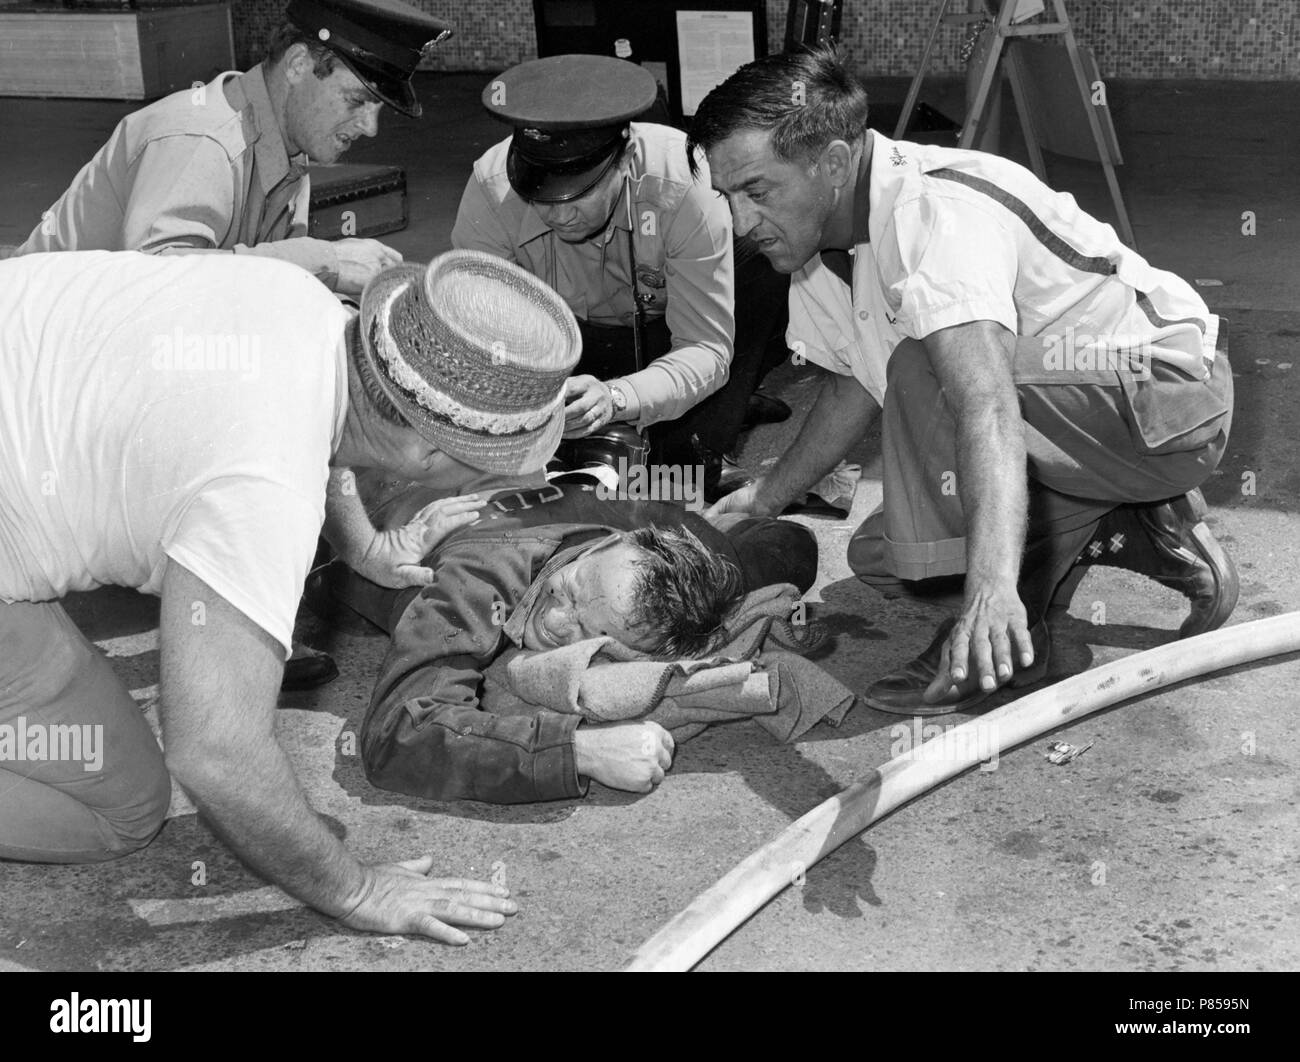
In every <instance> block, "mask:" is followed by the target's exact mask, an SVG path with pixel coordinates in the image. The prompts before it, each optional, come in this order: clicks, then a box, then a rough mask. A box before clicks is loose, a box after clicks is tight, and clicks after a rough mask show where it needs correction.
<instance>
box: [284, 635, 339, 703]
mask: <svg viewBox="0 0 1300 1062" xmlns="http://www.w3.org/2000/svg"><path fill="white" fill-rule="evenodd" d="M293 651H294V653H295V654H299V655H295V656H293V657H292V658H291V659H289V660H287V661H286V662H285V665H284V678H283V679H281V680H280V689H281V691H283V692H286V693H295V692H298V691H299V690H314V689H315V688H316V687H317V686H324V685H325V684H326V683H327V682H333V681H334V680H335V679H336V678H338V677H339V667H338V665H337V664H336V663H334V658H333V657H332V656H330V655H329V653H319V652H317V651H316V650H315V649H310V648H308V647H307V646H305V645H301V644H299V643H297V642H295V643H294V646H293Z"/></svg>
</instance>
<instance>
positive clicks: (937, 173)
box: [926, 169, 1115, 276]
mask: <svg viewBox="0 0 1300 1062" xmlns="http://www.w3.org/2000/svg"><path fill="white" fill-rule="evenodd" d="M926 176H927V177H938V178H939V179H940V180H944V181H955V182H957V183H958V184H964V185H965V186H966V187H967V188H973V189H975V191H977V192H983V193H984V194H985V195H987V196H988V197H989V198H991V199H993V200H995V201H996V202H998V203H1000V204H1002V206H1004V207H1006V208H1007V209H1008V210H1010V211H1011V213H1013V214H1015V215H1016V217H1018V218H1019V219H1020V220H1021V221H1023V222H1024V223H1025V225H1026V226H1028V228H1029V231H1030V232H1032V233H1033V234H1034V236H1035V237H1037V239H1038V242H1039V243H1041V244H1042V245H1043V246H1044V247H1046V248H1047V249H1048V250H1049V251H1051V252H1052V254H1054V255H1056V257H1057V258H1059V259H1061V261H1063V262H1064V263H1065V264H1066V265H1069V266H1073V267H1074V268H1075V269H1078V270H1079V271H1080V272H1083V273H1100V274H1102V276H1110V275H1111V274H1112V273H1114V272H1115V263H1114V262H1112V261H1111V260H1110V259H1109V258H1095V257H1089V256H1087V255H1082V254H1080V253H1079V252H1078V251H1076V250H1075V249H1074V248H1073V247H1071V246H1070V245H1069V244H1068V243H1066V242H1065V241H1064V240H1063V239H1061V237H1059V236H1058V235H1056V233H1054V232H1053V231H1052V230H1051V229H1049V228H1048V227H1047V225H1046V223H1045V222H1044V221H1043V219H1042V218H1040V217H1039V216H1038V215H1037V214H1035V213H1034V212H1033V211H1032V210H1030V209H1029V206H1028V205H1027V204H1026V203H1025V202H1024V201H1023V200H1020V199H1017V198H1016V197H1015V196H1014V195H1012V194H1011V193H1010V192H1008V191H1006V190H1005V189H1002V188H999V187H998V186H997V185H996V184H994V183H993V182H992V181H986V180H984V178H982V177H975V176H972V175H971V174H969V173H962V172H961V171H960V170H949V169H942V170H929V171H928V172H927V173H926Z"/></svg>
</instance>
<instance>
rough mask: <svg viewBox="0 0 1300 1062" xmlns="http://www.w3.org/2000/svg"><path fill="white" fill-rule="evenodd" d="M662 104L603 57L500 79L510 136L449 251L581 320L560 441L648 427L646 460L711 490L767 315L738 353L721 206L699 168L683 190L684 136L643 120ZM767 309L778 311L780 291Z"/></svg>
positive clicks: (495, 154) (487, 157)
mask: <svg viewBox="0 0 1300 1062" xmlns="http://www.w3.org/2000/svg"><path fill="white" fill-rule="evenodd" d="M655 95H656V84H655V81H654V78H653V77H652V76H651V75H650V73H649V72H648V71H646V70H645V69H643V68H642V67H640V66H638V65H636V64H634V63H630V62H627V61H624V60H621V59H615V58H612V57H608V56H597V55H562V56H552V57H549V58H545V59H537V60H533V61H530V62H526V63H522V64H520V65H519V66H516V67H513V68H512V69H510V70H507V71H505V72H504V73H503V74H501V75H500V76H499V77H497V78H494V79H493V80H492V81H491V82H489V83H488V85H487V86H486V87H485V88H484V90H483V104H484V106H485V107H486V108H487V110H488V111H489V112H490V113H491V114H492V115H494V116H495V117H496V118H498V119H500V120H501V121H503V122H505V123H508V124H509V125H511V126H512V127H513V135H512V136H510V137H509V138H508V139H506V140H503V141H501V142H500V143H498V144H497V145H495V146H494V147H492V148H491V149H489V150H488V151H487V152H486V153H485V154H484V155H483V156H482V157H481V158H480V159H479V160H478V161H477V162H476V163H475V164H474V172H473V174H472V175H471V177H470V179H469V181H468V183H467V184H466V187H465V192H464V195H463V197H462V199H461V204H460V210H459V213H458V215H457V218H456V225H455V228H454V230H453V232H452V243H453V245H454V246H456V247H458V248H472V249H475V250H482V251H487V252H489V253H492V254H497V255H500V256H501V257H503V258H508V259H510V260H511V261H513V262H516V263H518V264H519V265H521V266H523V267H524V268H526V269H528V270H529V271H530V272H532V273H533V274H535V275H536V276H538V277H540V278H541V279H542V280H544V281H546V283H548V284H550V285H551V286H552V287H554V288H555V289H556V290H557V291H558V292H559V293H560V295H561V296H562V297H563V298H564V299H565V301H566V302H568V304H569V306H570V307H571V308H572V310H573V312H574V314H575V316H576V317H577V318H578V321H579V324H580V326H581V328H582V331H583V341H584V342H583V360H582V361H581V362H580V363H579V365H578V367H577V369H576V370H575V371H574V376H573V377H572V378H571V379H570V381H569V387H568V391H567V394H566V421H565V435H566V439H570V440H575V439H582V438H592V437H593V436H594V435H595V436H599V435H603V434H607V433H608V432H609V430H610V429H609V427H608V426H609V425H611V424H615V425H617V424H626V425H631V426H635V428H636V429H639V430H642V431H644V430H646V429H649V437H650V449H651V460H652V461H654V462H656V463H660V464H668V465H682V466H694V465H698V464H700V463H704V464H705V465H706V469H709V470H710V472H709V473H708V474H710V476H711V478H712V479H716V473H717V470H718V466H719V458H720V455H721V454H722V453H723V452H724V451H726V450H728V449H730V447H731V445H733V444H734V442H735V437H736V434H737V432H738V431H739V429H740V424H741V421H742V419H743V417H744V413H745V402H746V399H747V398H748V394H749V391H750V390H752V388H753V386H754V384H755V382H756V380H755V378H754V376H753V374H751V373H748V372H747V373H746V374H744V375H743V376H742V375H738V374H736V373H735V371H734V369H735V367H737V366H738V365H739V364H740V362H741V360H742V358H743V359H747V363H748V361H753V362H754V363H757V361H758V360H761V355H762V347H763V345H764V343H765V342H766V339H767V338H768V332H770V331H771V327H772V317H771V315H767V316H763V315H761V314H754V315H750V317H751V318H752V319H751V320H742V321H741V322H740V329H739V331H740V339H741V342H740V343H735V344H733V339H735V338H736V331H737V319H736V314H735V295H736V291H735V283H734V281H735V265H734V258H733V250H732V228H731V220H730V216H729V213H728V210H727V206H726V203H725V202H723V201H722V199H720V198H719V197H718V196H717V195H716V194H715V193H714V192H713V191H712V190H711V188H710V187H709V181H708V176H707V170H706V171H705V173H704V175H703V176H702V178H701V179H698V180H697V179H694V178H693V177H692V175H691V173H690V171H689V167H688V161H687V156H686V146H685V145H686V138H685V135H684V134H683V133H681V132H680V131H678V130H676V129H673V128H670V127H668V126H665V125H659V124H655V123H652V122H643V121H637V120H636V119H637V118H638V116H640V115H643V114H644V113H645V112H646V110H647V109H648V108H650V106H651V105H652V104H653V103H654V101H655ZM701 165H703V162H702V160H701ZM753 258H754V263H755V265H756V266H757V267H758V269H760V270H764V271H766V272H767V273H768V274H769V275H771V276H775V275H774V274H772V273H771V271H770V269H769V268H768V267H767V266H766V262H765V260H764V259H762V258H761V256H757V255H755V256H753ZM781 280H782V278H777V284H778V285H780V283H781ZM761 287H762V285H761V284H756V285H753V286H752V291H753V292H758V291H759V290H761ZM763 297H764V301H765V302H766V303H767V304H769V305H773V304H775V305H776V306H777V307H778V308H779V309H784V302H785V296H784V291H783V290H780V291H778V293H777V294H776V296H775V298H773V297H771V296H770V294H769V295H765V296H763ZM760 317H762V321H763V322H764V323H765V324H766V326H767V331H765V332H764V333H763V334H762V335H761V336H759V335H758V334H757V333H758V332H759V331H760V328H759V327H758V324H759V321H758V318H760ZM742 344H743V345H742ZM733 349H735V351H736V362H735V363H734V364H733V357H732V355H733ZM729 375H731V377H732V384H731V385H728V377H729Z"/></svg>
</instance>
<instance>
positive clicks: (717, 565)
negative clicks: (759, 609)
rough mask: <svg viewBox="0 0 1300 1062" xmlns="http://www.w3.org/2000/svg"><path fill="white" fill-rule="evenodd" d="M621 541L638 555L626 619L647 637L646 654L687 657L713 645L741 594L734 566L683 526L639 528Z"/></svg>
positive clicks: (741, 590)
mask: <svg viewBox="0 0 1300 1062" xmlns="http://www.w3.org/2000/svg"><path fill="white" fill-rule="evenodd" d="M622 540H623V542H625V543H626V544H628V545H630V546H634V547H636V549H638V550H639V551H640V552H641V554H642V555H641V557H639V558H638V560H637V581H636V585H635V591H634V596H635V598H636V605H635V606H634V607H633V609H632V614H631V615H630V616H629V617H628V622H629V626H631V627H632V628H633V629H635V630H638V631H642V630H643V631H645V632H646V634H647V635H648V637H649V638H650V639H651V641H652V647H651V648H650V649H648V650H647V651H648V652H649V653H650V655H651V656H657V657H662V658H664V659H679V658H691V657H699V656H704V655H705V654H707V653H708V652H710V651H711V650H712V649H714V648H716V647H717V645H718V644H719V643H720V642H721V640H722V634H723V623H724V621H725V620H726V618H727V614H728V613H729V612H730V611H731V608H732V606H733V605H735V603H736V602H737V601H738V600H739V599H740V597H741V594H742V593H743V592H744V587H743V585H742V582H741V577H740V571H739V569H738V568H737V567H736V566H735V565H734V564H733V563H732V562H731V561H729V560H728V559H727V558H726V557H720V556H719V555H718V554H716V553H714V552H713V550H711V549H709V547H708V546H706V545H705V544H704V543H703V542H701V541H700V540H699V538H698V537H697V536H696V535H694V534H693V533H692V532H690V531H688V530H686V529H685V528H683V529H681V530H680V531H679V530H672V529H669V528H664V527H641V528H637V529H636V530H635V531H627V532H624V533H623V536H622Z"/></svg>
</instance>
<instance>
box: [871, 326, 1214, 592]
mask: <svg viewBox="0 0 1300 1062" xmlns="http://www.w3.org/2000/svg"><path fill="white" fill-rule="evenodd" d="M1222 329H1223V330H1224V331H1223V333H1221V334H1226V322H1225V323H1223V325H1222ZM1220 347H1221V349H1220V352H1219V354H1218V356H1217V357H1216V358H1215V362H1214V370H1213V373H1212V376H1211V378H1210V379H1209V380H1208V381H1202V380H1197V379H1192V378H1191V377H1188V376H1186V375H1185V374H1183V373H1181V372H1179V371H1178V370H1177V369H1175V368H1172V367H1169V366H1167V365H1165V364H1163V363H1161V362H1153V363H1152V368H1151V372H1150V376H1149V378H1148V379H1145V380H1143V379H1138V378H1136V377H1135V376H1133V375H1132V374H1125V373H1123V372H1121V371H1115V370H1109V371H1108V370H1099V369H1094V370H1082V369H1081V370H1070V371H1068V372H1067V371H1065V370H1061V369H1051V370H1046V369H1044V368H1043V344H1042V341H1041V340H1039V339H1030V340H1027V341H1025V340H1022V341H1020V342H1018V343H1017V348H1016V361H1015V366H1014V378H1015V384H1016V392H1017V395H1018V396H1019V399H1020V410H1021V415H1022V417H1023V418H1024V424H1025V449H1026V451H1027V454H1028V465H1029V481H1030V482H1029V488H1030V489H1029V527H1028V533H1027V536H1026V542H1025V554H1024V558H1023V561H1022V564H1021V573H1022V574H1021V580H1022V583H1021V596H1022V598H1024V600H1025V606H1026V608H1027V609H1029V610H1030V611H1031V612H1032V613H1034V614H1035V615H1041V614H1042V611H1043V610H1045V609H1046V606H1047V604H1048V603H1049V602H1050V600H1051V595H1052V593H1053V592H1054V590H1055V589H1056V586H1057V585H1058V584H1059V582H1060V581H1061V579H1063V578H1064V577H1065V575H1066V573H1067V572H1068V571H1069V569H1070V568H1071V567H1072V566H1073V564H1074V561H1075V560H1076V558H1077V557H1078V555H1079V551H1080V550H1081V549H1082V548H1083V547H1084V545H1085V544H1086V543H1087V542H1088V540H1089V538H1090V537H1091V536H1092V535H1093V534H1094V533H1095V532H1096V529H1097V525H1098V524H1099V523H1100V521H1101V518H1102V517H1103V516H1105V515H1106V513H1108V512H1110V511H1111V510H1112V509H1114V508H1115V507H1116V506H1118V505H1121V504H1124V503H1126V502H1157V501H1161V500H1163V499H1165V498H1170V497H1175V496H1177V495H1180V494H1184V493H1186V492H1187V491H1189V490H1192V489H1193V488H1195V487H1197V486H1199V485H1200V484H1201V483H1202V482H1204V481H1205V479H1206V478H1207V477H1208V476H1209V475H1210V473H1211V472H1213V471H1214V469H1215V467H1216V466H1217V465H1218V463H1219V459H1220V458H1221V457H1222V456H1223V451H1224V448H1225V447H1226V446H1227V441H1228V432H1229V430H1230V429H1231V425H1232V369H1231V366H1230V365H1229V364H1228V359H1227V356H1226V354H1225V353H1224V350H1225V349H1226V343H1224V342H1222V339H1221V342H1220ZM883 457H884V471H883V478H884V503H883V505H882V507H881V508H880V509H878V510H876V512H874V513H872V514H871V516H869V517H868V518H867V519H866V521H865V522H864V523H863V524H862V526H861V527H859V528H858V530H857V531H856V532H855V533H854V535H853V538H852V540H851V541H850V543H849V551H848V560H849V566H850V567H851V568H852V569H853V571H854V573H855V574H856V575H857V576H858V577H859V578H860V579H862V580H863V581H864V582H867V583H871V584H872V585H874V586H876V587H878V588H880V589H907V588H906V587H905V586H901V585H900V582H899V581H900V580H902V581H905V582H915V581H920V580H924V579H927V578H932V577H936V576H944V575H954V574H959V573H962V572H964V571H965V570H966V538H965V534H966V520H965V514H964V513H963V511H962V506H961V498H960V496H959V493H958V491H957V490H956V486H955V476H956V469H957V426H956V422H955V420H954V419H953V416H952V413H951V411H950V410H949V408H948V405H947V403H946V402H945V400H944V397H943V389H942V388H941V387H940V386H939V382H938V380H937V378H936V377H935V375H934V372H933V370H932V369H931V367H930V361H929V357H928V356H927V355H926V353H925V349H924V347H923V346H922V345H921V344H920V343H919V342H917V341H915V340H908V341H906V342H904V343H902V344H900V345H899V347H898V349H897V350H896V351H895V352H894V354H893V356H892V357H891V358H890V361H889V368H888V379H887V387H886V391H885V404H884V420H883Z"/></svg>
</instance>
